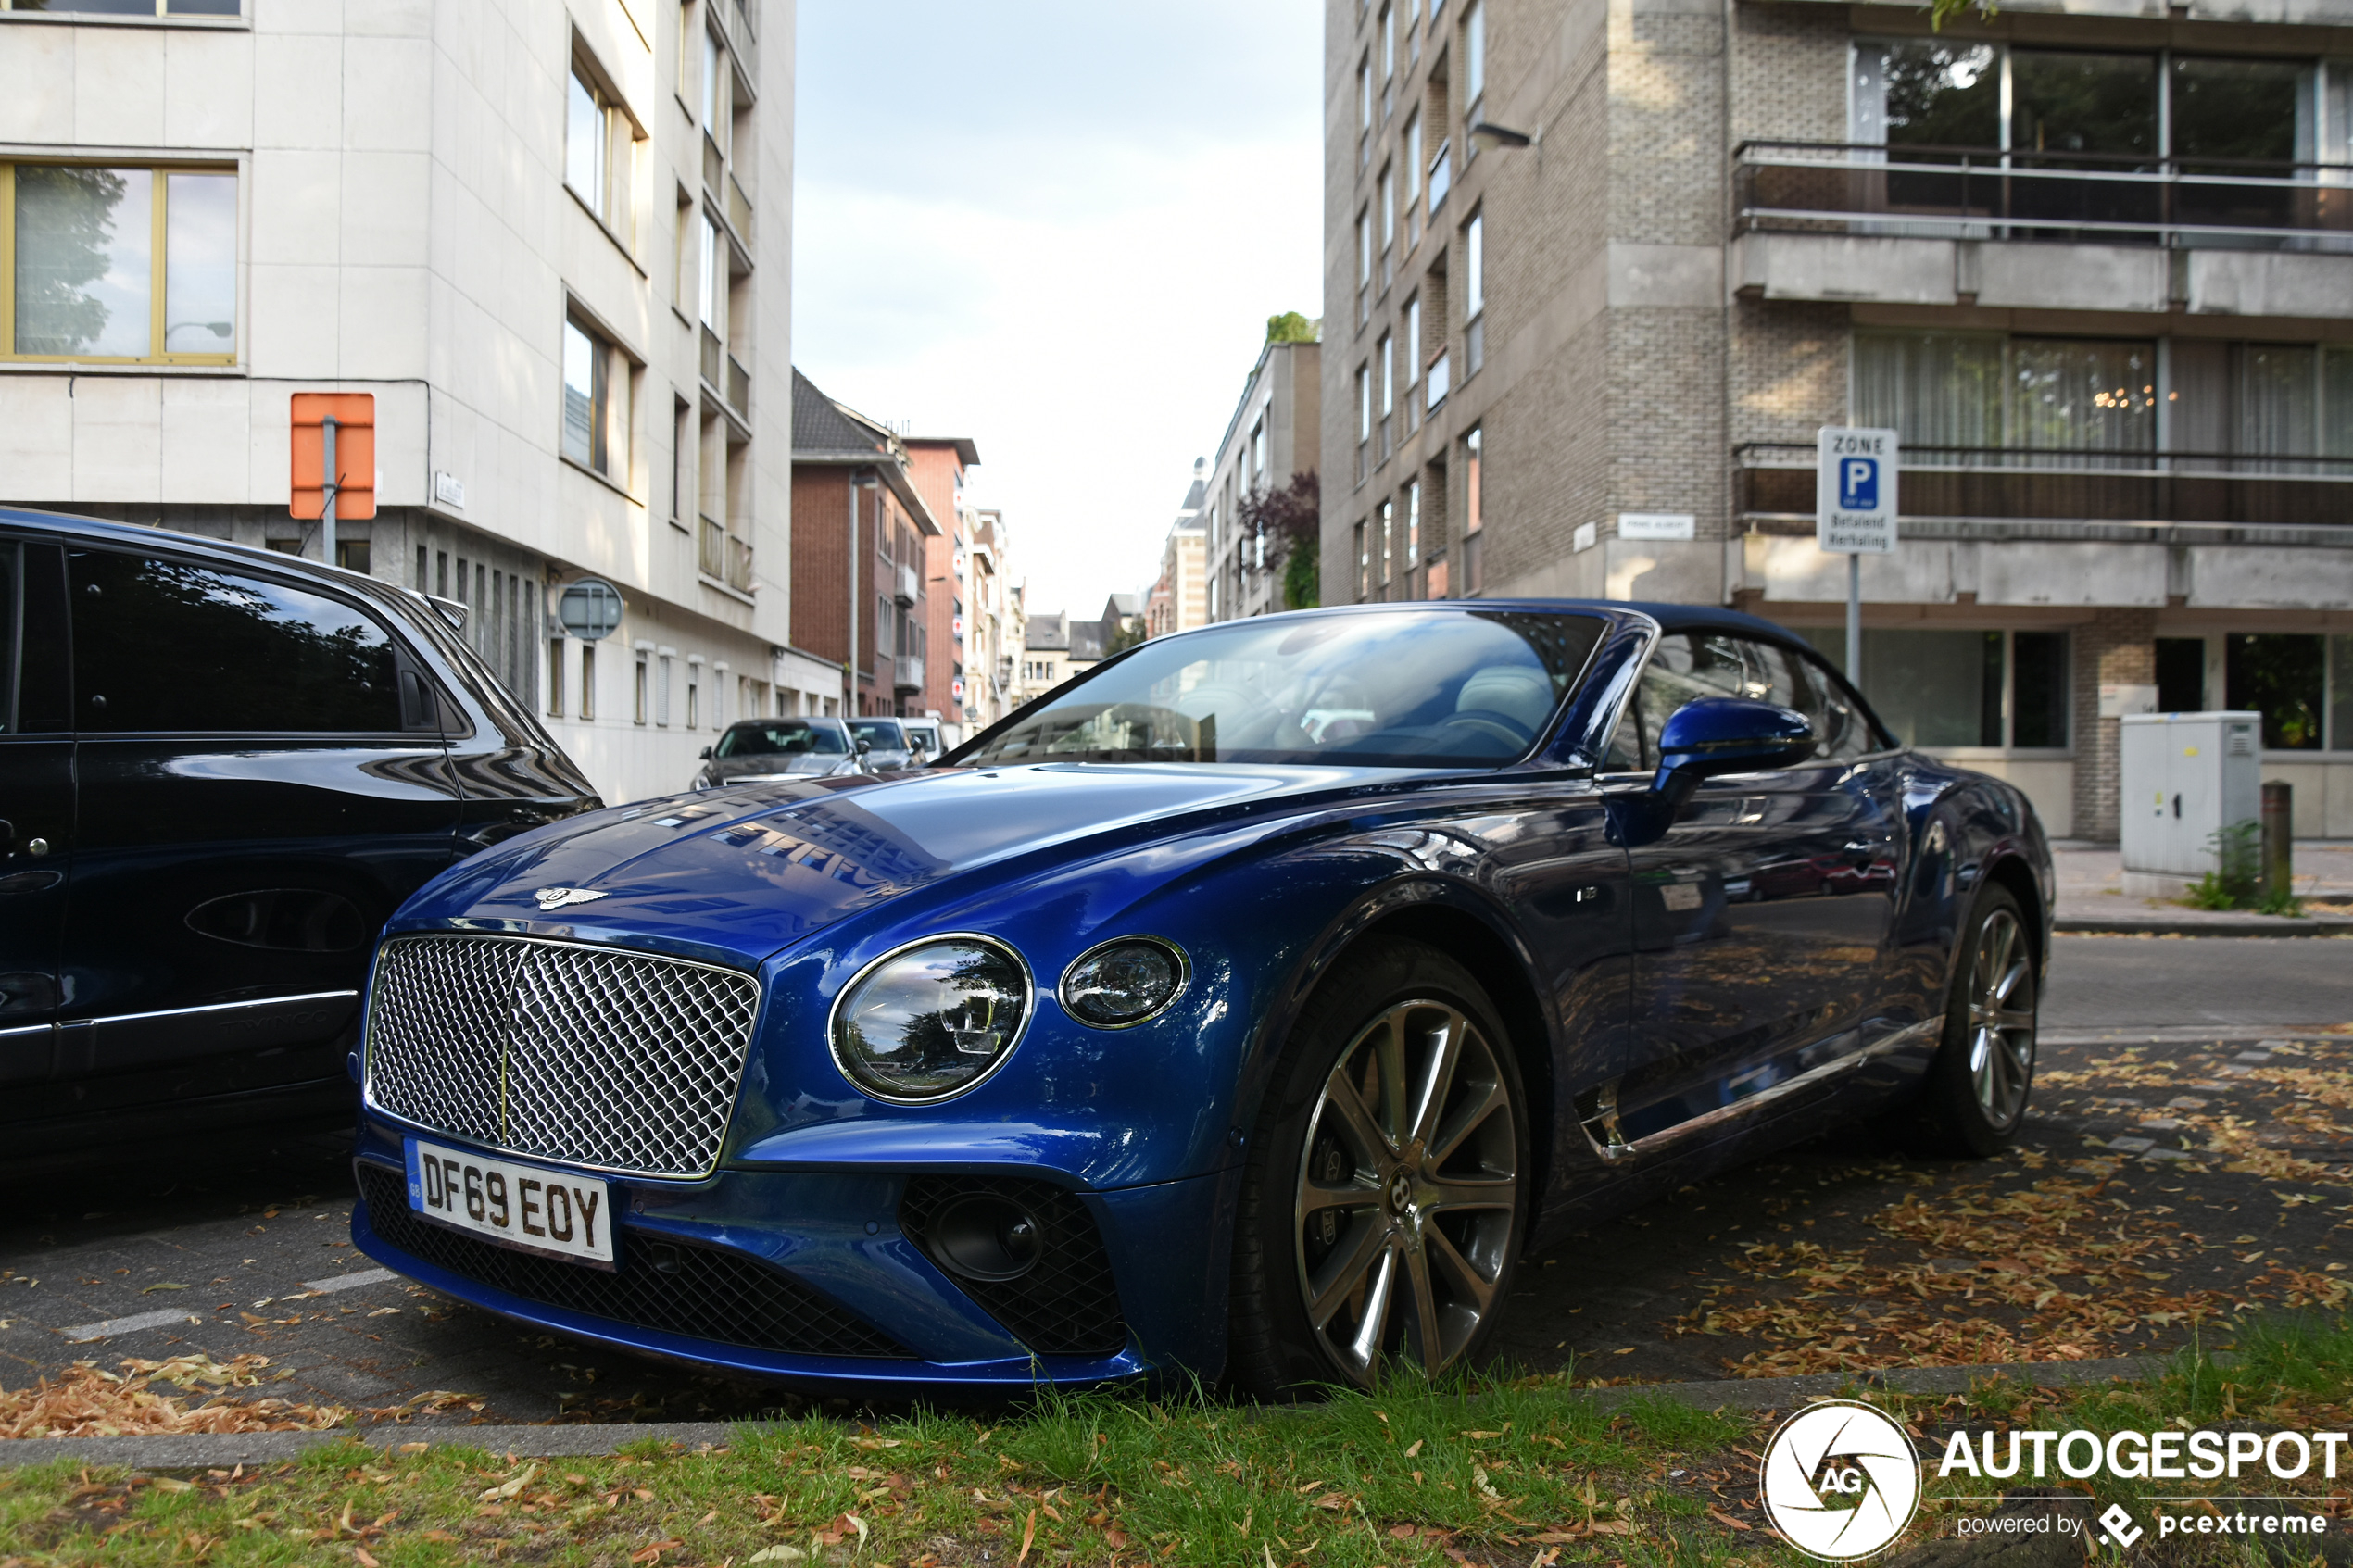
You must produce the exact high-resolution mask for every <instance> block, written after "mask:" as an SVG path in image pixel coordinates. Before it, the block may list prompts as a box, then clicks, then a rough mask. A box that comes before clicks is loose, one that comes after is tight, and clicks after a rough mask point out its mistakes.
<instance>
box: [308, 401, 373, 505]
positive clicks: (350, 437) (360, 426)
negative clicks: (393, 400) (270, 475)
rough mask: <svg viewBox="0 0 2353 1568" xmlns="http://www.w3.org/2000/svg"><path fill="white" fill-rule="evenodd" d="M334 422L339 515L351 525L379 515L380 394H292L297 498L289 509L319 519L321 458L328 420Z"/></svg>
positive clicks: (322, 495)
mask: <svg viewBox="0 0 2353 1568" xmlns="http://www.w3.org/2000/svg"><path fill="white" fill-rule="evenodd" d="M331 417H332V418H333V420H334V421H335V469H336V470H337V473H338V483H339V485H340V489H339V490H338V492H337V494H336V495H335V516H336V517H337V518H339V519H343V520H346V521H349V520H351V519H355V518H367V517H373V516H375V515H376V395H375V394H374V393H372V392H297V393H296V394H295V395H294V495H293V498H292V499H291V500H290V501H289V502H288V504H287V508H286V509H287V510H288V511H289V512H291V513H292V514H293V515H294V516H296V517H298V518H313V517H317V516H318V515H319V514H320V513H321V511H323V510H324V509H325V508H326V499H327V493H326V481H325V479H324V477H323V475H322V474H321V466H322V464H321V459H322V458H323V457H324V455H325V449H326V421H327V420H328V419H329V418H331Z"/></svg>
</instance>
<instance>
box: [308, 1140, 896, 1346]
mask: <svg viewBox="0 0 2353 1568" xmlns="http://www.w3.org/2000/svg"><path fill="white" fill-rule="evenodd" d="M355 1169H356V1171H357V1172H358V1174H359V1196H360V1197H361V1198H363V1199H365V1200H366V1202H367V1205H368V1224H369V1226H370V1228H371V1229H372V1230H374V1232H375V1233H376V1235H378V1236H382V1237H383V1238H384V1242H385V1243H386V1245H388V1246H392V1247H396V1248H399V1249H400V1250H401V1251H403V1252H406V1253H408V1254H409V1256H410V1257H412V1258H416V1259H418V1260H420V1261H423V1262H427V1263H431V1264H432V1265H434V1267H435V1268H438V1269H446V1270H447V1271H448V1272H449V1273H453V1274H458V1275H460V1276H462V1277H464V1278H466V1279H470V1280H474V1281H476V1282H478V1283H480V1284H483V1285H487V1286H494V1287H495V1288H497V1289H499V1290H503V1291H506V1292H507V1293H508V1294H510V1295H512V1296H520V1297H522V1298H523V1299H524V1300H526V1301H537V1302H540V1303H543V1304H544V1305H547V1306H550V1307H563V1308H567V1309H569V1310H571V1311H575V1312H585V1313H586V1314H588V1315H589V1316H590V1317H598V1318H607V1319H610V1320H611V1321H612V1322H614V1323H627V1324H630V1325H632V1326H634V1327H637V1328H652V1329H660V1330H661V1331H662V1332H663V1333H665V1334H678V1335H684V1336H687V1337H688V1338H693V1339H708V1340H710V1341H711V1342H712V1343H714V1344H719V1345H738V1346H742V1347H743V1348H746V1349H751V1350H776V1351H782V1352H784V1353H786V1354H787V1355H799V1356H868V1357H878V1358H902V1359H903V1358H908V1357H910V1356H911V1355H912V1352H910V1351H909V1350H908V1349H907V1348H905V1347H903V1346H901V1345H899V1344H897V1343H895V1342H894V1341H892V1340H891V1339H890V1338H889V1337H888V1336H886V1335H884V1334H883V1333H882V1332H881V1331H880V1330H878V1329H876V1328H875V1327H874V1326H873V1325H871V1324H869V1323H865V1322H863V1321H862V1320H861V1319H859V1318H856V1317H853V1316H851V1315H850V1314H849V1313H848V1312H845V1311H842V1310H841V1309H840V1308H839V1307H837V1306H835V1305H834V1304H833V1303H831V1302H830V1301H827V1300H826V1299H825V1298H824V1297H822V1296H819V1295H818V1294H817V1293H816V1292H815V1291H813V1290H812V1289H810V1288H809V1287H808V1286H805V1285H803V1284H801V1283H800V1282H799V1280H797V1279H795V1278H793V1277H792V1276H791V1275H790V1274H787V1273H785V1272H784V1271H783V1270H781V1269H774V1268H770V1267H769V1266H768V1265H767V1264H765V1263H761V1262H758V1261H754V1260H752V1259H750V1258H748V1257H745V1256H744V1255H743V1254H742V1253H739V1252H734V1251H730V1250H727V1249H725V1248H716V1247H697V1246H693V1245H691V1244H686V1243H680V1242H675V1241H673V1240H671V1239H669V1238H667V1237H661V1238H656V1237H654V1236H648V1234H647V1233H646V1232H643V1231H633V1230H624V1231H623V1233H622V1236H623V1241H622V1247H621V1267H620V1268H619V1269H618V1270H617V1271H614V1272H610V1273H608V1272H607V1271H605V1270H603V1269H590V1268H584V1267H582V1266H581V1265H579V1264H577V1263H564V1262H559V1261H556V1260H555V1259H553V1258H540V1257H535V1256H534V1255H533V1254H531V1253H528V1252H517V1251H514V1250H513V1249H511V1248H505V1247H496V1246H493V1245H492V1244H490V1243H489V1242H486V1241H476V1240H474V1239H473V1238H472V1236H461V1235H459V1233H458V1232H456V1231H453V1230H448V1229H446V1228H444V1227H443V1226H440V1225H434V1224H428V1223H426V1222H424V1221H423V1220H421V1219H419V1218H418V1217H417V1215H416V1213H415V1211H414V1210H411V1209H410V1208H409V1185H408V1183H407V1181H406V1180H405V1179H403V1177H402V1176H401V1175H400V1173H398V1172H396V1171H387V1170H385V1169H384V1168H383V1167H382V1166H379V1165H371V1164H369V1163H367V1162H366V1161H361V1162H359V1164H358V1165H357V1166H356V1167H355ZM657 1249H659V1250H657ZM657 1259H659V1260H660V1262H659V1264H657V1262H656V1260H657Z"/></svg>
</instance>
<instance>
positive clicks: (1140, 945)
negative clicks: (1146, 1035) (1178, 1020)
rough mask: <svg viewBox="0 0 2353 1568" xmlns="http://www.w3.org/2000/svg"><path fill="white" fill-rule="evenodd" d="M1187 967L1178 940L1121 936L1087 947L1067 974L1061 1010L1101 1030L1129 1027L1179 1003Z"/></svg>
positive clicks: (1063, 987) (1065, 973) (1066, 971)
mask: <svg viewBox="0 0 2353 1568" xmlns="http://www.w3.org/2000/svg"><path fill="white" fill-rule="evenodd" d="M1188 968H1189V966H1188V965H1187V964H1186V962H1185V954H1184V951H1183V950H1182V949H1181V948H1179V947H1176V944H1174V943H1171V942H1164V941H1162V940H1161V939H1160V938H1158V937H1156V936H1123V937H1121V938H1119V939H1118V940H1117V941H1114V942H1106V943H1104V944H1103V945H1102V946H1101V947H1090V948H1088V950H1087V951H1086V952H1084V953H1081V954H1079V955H1078V958H1077V959H1076V961H1074V962H1073V963H1072V964H1071V966H1070V968H1068V969H1067V970H1064V971H1063V985H1062V999H1063V1010H1064V1011H1066V1012H1068V1013H1069V1014H1070V1015H1071V1016H1072V1017H1073V1018H1076V1020H1078V1022H1081V1023H1091V1024H1093V1025H1094V1026H1095V1027H1096V1028H1098V1029H1125V1028H1126V1027H1127V1026H1128V1025H1129V1024H1131V1023H1141V1022H1143V1021H1144V1020H1146V1019H1148V1018H1150V1017H1151V1016H1152V1015H1153V1014H1154V1013H1156V1012H1159V1011H1161V1010H1163V1009H1164V1008H1166V1007H1167V1006H1168V1004H1169V1003H1171V1002H1173V1001H1175V1000H1176V997H1178V995H1179V994H1181V993H1182V992H1183V991H1184V989H1185V978H1186V974H1187V972H1188Z"/></svg>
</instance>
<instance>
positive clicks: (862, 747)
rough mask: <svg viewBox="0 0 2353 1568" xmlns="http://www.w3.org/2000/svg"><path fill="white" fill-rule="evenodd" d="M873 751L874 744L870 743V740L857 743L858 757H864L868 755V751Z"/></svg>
mask: <svg viewBox="0 0 2353 1568" xmlns="http://www.w3.org/2000/svg"><path fill="white" fill-rule="evenodd" d="M874 749H875V743H874V742H873V741H870V740H862V741H860V742H859V743H858V755H859V756H861V757H863V756H865V755H866V753H868V752H870V751H872V750H874Z"/></svg>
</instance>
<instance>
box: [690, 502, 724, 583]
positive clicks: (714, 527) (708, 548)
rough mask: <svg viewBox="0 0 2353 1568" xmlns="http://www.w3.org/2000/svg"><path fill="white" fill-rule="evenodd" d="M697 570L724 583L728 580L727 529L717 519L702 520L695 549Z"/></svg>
mask: <svg viewBox="0 0 2353 1568" xmlns="http://www.w3.org/2000/svg"><path fill="white" fill-rule="evenodd" d="M695 570H696V571H699V572H701V573H702V574H703V575H704V576H705V577H710V578H715V579H716V580H718V581H719V582H722V583H724V582H725V581H726V580H727V531H726V530H725V529H724V528H722V527H721V526H720V525H719V523H718V521H717V520H715V519H712V518H704V519H703V520H702V527H701V529H700V531H699V533H698V548H697V549H696V551H695Z"/></svg>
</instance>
